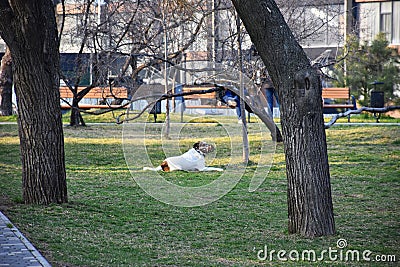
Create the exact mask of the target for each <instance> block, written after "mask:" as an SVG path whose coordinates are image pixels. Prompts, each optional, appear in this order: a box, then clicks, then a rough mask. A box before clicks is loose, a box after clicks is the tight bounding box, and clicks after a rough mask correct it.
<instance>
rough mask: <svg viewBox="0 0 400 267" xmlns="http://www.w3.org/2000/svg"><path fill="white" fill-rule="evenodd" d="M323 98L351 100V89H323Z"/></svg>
mask: <svg viewBox="0 0 400 267" xmlns="http://www.w3.org/2000/svg"><path fill="white" fill-rule="evenodd" d="M322 98H336V99H349V98H350V88H349V87H334V88H322Z"/></svg>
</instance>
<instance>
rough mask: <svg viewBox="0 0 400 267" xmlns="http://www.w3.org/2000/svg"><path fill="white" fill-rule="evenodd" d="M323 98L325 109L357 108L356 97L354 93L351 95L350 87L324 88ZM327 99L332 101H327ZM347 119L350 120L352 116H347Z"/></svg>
mask: <svg viewBox="0 0 400 267" xmlns="http://www.w3.org/2000/svg"><path fill="white" fill-rule="evenodd" d="M322 98H323V100H324V104H323V107H324V110H325V111H326V110H327V109H344V110H349V109H357V105H356V99H355V97H354V96H353V95H350V88H349V87H332V88H322ZM327 99H329V100H330V101H332V103H327ZM324 113H326V112H324ZM347 120H348V122H350V116H348V117H347Z"/></svg>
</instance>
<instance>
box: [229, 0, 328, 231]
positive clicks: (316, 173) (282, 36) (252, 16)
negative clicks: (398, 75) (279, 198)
mask: <svg viewBox="0 0 400 267" xmlns="http://www.w3.org/2000/svg"><path fill="white" fill-rule="evenodd" d="M232 2H233V3H234V5H235V7H236V10H237V11H238V13H239V16H240V17H241V19H242V21H243V23H244V25H245V26H246V29H247V31H248V33H249V34H250V37H251V39H252V41H253V43H254V45H255V46H256V48H257V51H258V52H259V54H260V55H261V57H262V59H263V61H264V63H265V65H266V67H267V70H268V73H269V74H270V75H271V78H272V80H273V82H274V85H275V86H276V88H277V90H278V95H279V100H280V103H281V121H282V131H283V141H284V146H285V155H286V169H287V170H286V173H287V180H288V217H289V225H288V226H289V233H299V234H301V235H303V236H306V237H316V236H323V235H332V234H334V233H335V224H334V217H333V205H332V197H331V186H330V174H329V165H328V155H327V147H326V136H325V130H324V121H323V114H322V100H321V94H322V86H321V82H320V80H319V76H318V73H317V72H316V70H315V69H313V68H312V67H311V65H310V62H309V60H308V58H307V56H306V54H305V53H304V51H303V49H302V48H301V47H300V45H299V44H298V43H297V42H296V40H295V38H294V36H293V35H292V33H291V31H290V29H289V27H288V26H287V24H286V23H285V21H284V18H283V16H282V14H281V13H280V11H279V9H278V7H277V5H276V4H275V2H274V1H273V0H247V1H242V0H232Z"/></svg>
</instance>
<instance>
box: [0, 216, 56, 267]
mask: <svg viewBox="0 0 400 267" xmlns="http://www.w3.org/2000/svg"><path fill="white" fill-rule="evenodd" d="M3 266H10V267H28V266H29V267H51V265H50V264H49V263H48V262H47V260H46V259H45V258H44V257H43V256H42V255H41V254H40V253H39V251H37V250H36V249H35V247H34V246H33V245H32V244H31V243H30V242H29V241H28V239H26V238H25V237H24V236H23V235H22V234H21V232H20V231H18V229H17V228H15V226H14V225H13V224H12V223H11V222H10V220H9V219H8V218H7V217H6V216H5V215H4V214H3V213H2V212H1V211H0V267H3Z"/></svg>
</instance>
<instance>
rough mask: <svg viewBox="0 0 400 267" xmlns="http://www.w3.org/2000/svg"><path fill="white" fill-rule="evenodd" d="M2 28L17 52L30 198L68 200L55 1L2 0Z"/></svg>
mask: <svg viewBox="0 0 400 267" xmlns="http://www.w3.org/2000/svg"><path fill="white" fill-rule="evenodd" d="M9 2H10V3H11V5H12V6H9ZM0 33H1V34H2V36H1V37H2V38H3V39H4V40H5V42H6V43H7V45H8V47H9V48H10V50H11V54H12V58H13V72H14V81H15V89H16V94H17V105H18V126H19V137H20V148H21V161H22V186H23V199H24V202H25V203H35V204H49V203H63V202H67V185H66V174H65V161H64V136H63V128H62V121H61V110H60V100H59V99H60V93H59V72H58V70H59V52H58V43H59V41H58V36H57V27H56V23H55V14H54V8H53V5H52V1H51V0H37V1H24V0H14V1H3V0H0Z"/></svg>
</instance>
